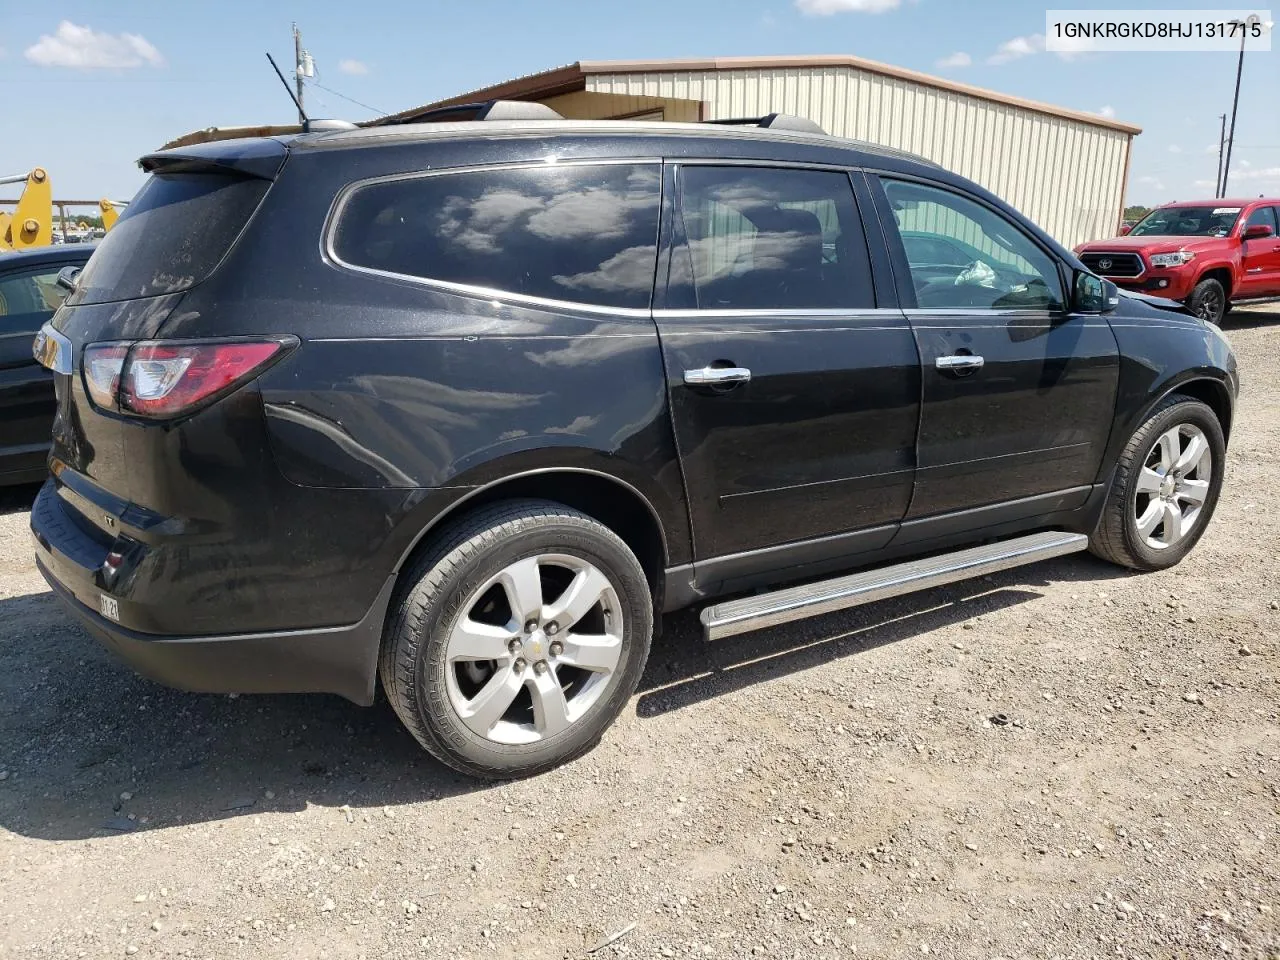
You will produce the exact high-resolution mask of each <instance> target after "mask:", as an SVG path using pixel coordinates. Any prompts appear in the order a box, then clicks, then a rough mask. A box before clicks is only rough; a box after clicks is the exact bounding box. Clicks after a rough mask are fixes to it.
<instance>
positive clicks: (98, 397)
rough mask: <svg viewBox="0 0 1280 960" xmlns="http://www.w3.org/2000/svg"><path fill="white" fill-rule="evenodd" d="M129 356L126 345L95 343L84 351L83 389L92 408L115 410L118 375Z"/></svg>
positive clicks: (118, 383) (118, 385) (118, 387)
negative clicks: (91, 403)
mask: <svg viewBox="0 0 1280 960" xmlns="http://www.w3.org/2000/svg"><path fill="white" fill-rule="evenodd" d="M128 355H129V345H128V344H127V343H95V344H93V345H91V346H88V347H86V348H85V351H84V387H85V390H87V391H88V393H89V399H90V400H92V401H93V403H94V406H97V407H102V408H104V409H107V410H114V409H115V408H116V396H117V395H118V394H119V392H120V374H121V373H122V372H123V370H124V361H125V358H126V357H127V356H128Z"/></svg>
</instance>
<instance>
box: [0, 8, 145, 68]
mask: <svg viewBox="0 0 1280 960" xmlns="http://www.w3.org/2000/svg"><path fill="white" fill-rule="evenodd" d="M24 56H25V57H26V58H27V59H28V60H30V61H31V62H32V63H35V64H39V65H40V66H42V67H74V68H76V69H79V70H125V69H131V68H133V67H141V66H143V65H144V64H150V65H151V66H153V67H160V66H164V57H162V56H161V55H160V51H159V50H157V49H156V48H155V47H153V46H152V45H151V44H150V43H148V42H147V40H146V39H145V38H144V37H141V36H139V35H138V34H136V33H98V32H97V31H96V30H93V29H91V28H90V27H81V26H78V25H76V24H74V23H72V22H71V21H69V20H63V21H62V22H61V23H59V24H58V29H57V30H56V31H55V32H54V34H53V35H52V36H50V35H49V34H47V33H46V34H42V35H41V37H40V39H39V40H37V41H36V42H35V43H34V44H33V45H31V46H30V47H27V49H26V51H25V52H24Z"/></svg>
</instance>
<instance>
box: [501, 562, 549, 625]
mask: <svg viewBox="0 0 1280 960" xmlns="http://www.w3.org/2000/svg"><path fill="white" fill-rule="evenodd" d="M498 581H499V582H500V583H501V584H502V589H503V590H504V591H505V592H506V594H507V602H508V603H509V604H511V615H512V617H514V618H515V621H516V622H517V623H521V624H523V623H524V622H525V621H526V620H529V619H535V620H536V619H538V618H539V617H540V616H541V615H542V576H541V574H540V573H539V572H538V558H537V557H529V558H528V559H527V560H520V561H518V562H516V563H513V564H512V565H511V566H509V567H507V569H505V570H503V571H502V573H501V575H500V576H499V578H498Z"/></svg>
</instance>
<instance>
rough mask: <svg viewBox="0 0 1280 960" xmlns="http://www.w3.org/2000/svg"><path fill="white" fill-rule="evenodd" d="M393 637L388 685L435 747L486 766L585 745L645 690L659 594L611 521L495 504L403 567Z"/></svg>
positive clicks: (515, 773) (455, 762)
mask: <svg viewBox="0 0 1280 960" xmlns="http://www.w3.org/2000/svg"><path fill="white" fill-rule="evenodd" d="M405 583H406V584H407V586H406V588H405V589H404V591H403V592H402V594H401V595H400V597H399V600H398V603H397V605H396V607H395V610H394V613H393V616H392V618H391V620H390V622H389V623H388V627H387V631H386V635H385V636H384V639H383V646H382V654H381V661H380V664H379V673H380V675H381V677H382V685H383V689H384V690H385V691H386V694H387V699H388V700H389V701H390V702H391V705H392V707H393V709H394V710H395V711H396V714H397V715H398V716H399V717H400V720H401V721H402V722H403V723H404V725H405V726H406V727H407V728H408V729H409V732H410V733H412V734H413V736H414V737H415V738H416V739H417V740H418V742H419V743H420V744H422V746H423V747H425V748H426V749H427V750H428V751H429V752H430V753H431V754H432V755H433V756H434V757H436V758H437V759H438V760H440V761H442V762H443V763H445V764H447V765H449V766H450V767H453V768H454V769H455V770H459V771H461V772H463V773H466V774H469V775H471V776H476V777H484V778H488V779H506V778H513V777H525V776H530V775H532V774H536V773H541V772H542V771H544V770H548V769H550V768H552V767H556V766H559V765H560V764H563V763H566V762H568V761H569V760H572V759H575V758H576V757H578V756H580V755H582V754H584V753H586V752H587V751H588V750H590V749H591V748H592V747H593V746H595V744H596V743H597V742H598V741H599V739H600V737H601V736H602V735H603V733H604V731H605V730H606V729H607V728H608V727H609V725H610V724H611V723H612V722H613V721H614V719H615V718H616V717H617V716H618V714H619V713H620V712H621V711H622V709H623V707H625V706H626V703H627V700H628V699H629V698H630V696H631V694H632V693H634V692H635V688H636V685H637V684H638V683H639V681H640V676H641V673H642V672H643V670H644V665H645V661H646V659H647V658H648V655H649V643H650V639H651V637H652V633H653V601H652V599H651V596H650V592H649V584H648V581H647V580H646V578H645V575H644V570H643V569H642V568H641V566H640V563H639V561H637V560H636V557H635V555H634V554H633V553H632V552H631V550H630V549H629V548H628V547H627V545H626V544H625V543H624V542H623V541H622V540H621V539H620V538H619V537H618V536H617V535H616V534H615V533H614V532H613V531H612V530H610V529H609V528H607V527H605V526H604V525H603V524H601V523H599V522H598V521H596V520H594V519H592V518H591V517H589V516H587V515H586V514H583V513H579V512H578V511H576V510H573V509H570V508H569V507H566V506H563V505H561V504H557V503H552V502H549V501H538V500H522V501H511V502H507V503H502V504H497V505H495V506H492V507H488V508H485V509H483V510H481V511H479V512H477V513H475V514H473V515H472V516H470V517H468V518H466V519H465V520H463V521H462V522H461V523H459V524H456V525H454V526H453V527H451V528H450V529H448V530H446V531H444V532H443V533H442V534H440V535H439V536H438V537H437V539H436V540H435V542H434V544H433V545H432V547H431V548H430V549H428V550H427V552H426V554H425V555H424V556H423V557H422V559H421V560H420V561H419V562H418V563H417V564H416V565H415V566H414V568H413V569H412V570H411V571H409V572H408V574H407V575H406V577H405Z"/></svg>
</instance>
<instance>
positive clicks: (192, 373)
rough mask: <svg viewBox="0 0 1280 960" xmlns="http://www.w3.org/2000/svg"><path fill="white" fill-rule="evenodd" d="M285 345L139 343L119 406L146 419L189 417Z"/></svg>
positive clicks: (132, 353)
mask: <svg viewBox="0 0 1280 960" xmlns="http://www.w3.org/2000/svg"><path fill="white" fill-rule="evenodd" d="M284 346H285V345H284V343H282V342H280V341H277V340H253V341H249V340H236V341H227V342H222V343H164V342H157V341H144V342H142V343H136V344H134V345H133V349H132V350H131V351H130V353H129V359H128V362H127V363H126V364H125V369H124V380H123V382H122V384H121V388H120V407H121V409H122V410H124V411H128V412H130V413H136V414H138V415H140V416H143V417H157V418H166V417H175V416H178V415H179V414H182V413H186V412H189V411H191V410H192V409H194V408H195V407H198V406H200V405H202V404H203V403H205V402H206V401H208V400H210V399H212V398H213V397H215V396H217V395H219V394H221V393H223V392H224V391H226V390H228V389H230V388H231V387H233V386H235V385H236V384H238V383H241V382H243V381H245V380H247V379H249V378H250V377H251V376H253V375H254V374H256V373H257V372H259V371H260V370H261V369H262V367H263V366H264V365H265V364H267V363H268V362H269V361H270V360H271V359H272V358H273V357H275V356H276V354H278V353H279V352H280V351H281V350H283V349H284ZM86 362H87V361H86Z"/></svg>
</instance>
